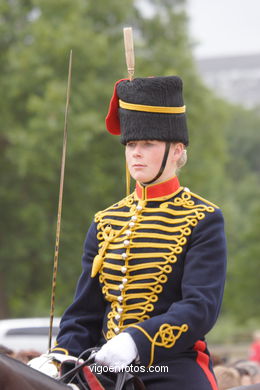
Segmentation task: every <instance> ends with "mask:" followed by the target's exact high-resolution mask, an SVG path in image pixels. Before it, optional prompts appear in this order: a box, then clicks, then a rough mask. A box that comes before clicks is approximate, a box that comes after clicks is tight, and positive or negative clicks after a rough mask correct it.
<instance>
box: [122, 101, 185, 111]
mask: <svg viewBox="0 0 260 390" xmlns="http://www.w3.org/2000/svg"><path fill="white" fill-rule="evenodd" d="M119 107H121V108H124V109H126V110H133V111H145V112H157V113H162V114H182V113H184V112H185V111H186V106H182V107H163V106H146V105H144V104H132V103H127V102H124V101H123V100H121V99H119Z"/></svg>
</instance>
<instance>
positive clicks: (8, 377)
mask: <svg viewBox="0 0 260 390" xmlns="http://www.w3.org/2000/svg"><path fill="white" fill-rule="evenodd" d="M90 363H91V361H90V360H86V361H85V363H83V364H80V365H79V366H75V364H74V363H71V364H72V365H67V366H66V365H65V366H64V368H63V367H62V368H63V370H62V373H63V375H62V377H61V379H60V380H55V379H53V378H51V377H49V376H47V375H45V374H43V373H41V372H40V371H37V370H35V369H33V368H31V367H29V366H27V365H26V364H24V363H22V362H20V361H18V360H16V359H13V358H11V357H9V356H6V355H4V354H0V389H1V390H71V387H70V386H68V384H67V383H68V382H70V381H73V379H74V380H75V381H76V384H77V386H78V387H79V389H80V390H145V387H144V385H143V383H142V382H141V381H140V380H139V379H138V378H136V377H134V376H132V375H131V374H128V373H125V372H124V373H119V374H113V375H110V376H109V375H102V374H101V375H99V376H98V375H94V374H93V373H92V372H91V370H90V369H89V364H90ZM73 364H74V366H73ZM63 382H66V383H63Z"/></svg>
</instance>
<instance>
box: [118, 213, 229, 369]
mask: <svg viewBox="0 0 260 390" xmlns="http://www.w3.org/2000/svg"><path fill="white" fill-rule="evenodd" d="M225 274H226V240H225V233H224V222H223V216H222V213H221V211H220V210H219V209H216V210H215V211H214V212H213V213H208V215H207V216H206V217H205V218H204V219H203V220H200V221H199V223H198V224H197V226H196V227H195V228H194V230H193V232H192V235H191V238H190V241H189V243H188V247H187V252H186V255H185V259H184V271H183V277H182V287H181V288H182V299H181V300H179V301H177V302H173V303H172V305H171V306H170V308H169V310H168V311H167V312H165V313H163V314H160V315H158V316H154V317H152V318H150V319H147V320H145V321H144V322H141V323H139V324H137V325H133V326H132V325H131V326H130V327H129V328H128V329H127V330H125V331H127V332H128V333H130V334H131V336H132V337H133V339H134V341H135V343H136V345H137V348H138V352H139V356H140V361H141V364H144V365H146V366H147V365H151V364H153V363H156V362H162V361H167V360H171V359H172V358H174V355H175V354H179V353H181V352H183V351H186V350H187V349H189V348H192V347H193V345H194V343H195V342H196V341H197V340H199V339H203V338H204V336H205V335H206V333H208V332H209V330H210V329H211V328H212V327H213V325H214V324H215V322H216V319H217V317H218V314H219V310H220V306H221V302H222V297H223V290H224V282H225Z"/></svg>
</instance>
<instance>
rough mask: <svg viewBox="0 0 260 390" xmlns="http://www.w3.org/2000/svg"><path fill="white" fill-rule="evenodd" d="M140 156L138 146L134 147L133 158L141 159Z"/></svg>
mask: <svg viewBox="0 0 260 390" xmlns="http://www.w3.org/2000/svg"><path fill="white" fill-rule="evenodd" d="M141 156H142V152H141V148H140V146H139V145H136V146H135V148H134V150H133V157H141Z"/></svg>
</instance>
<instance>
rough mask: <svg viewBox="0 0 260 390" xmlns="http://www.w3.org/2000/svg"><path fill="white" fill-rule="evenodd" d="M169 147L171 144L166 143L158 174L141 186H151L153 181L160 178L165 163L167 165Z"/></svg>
mask: <svg viewBox="0 0 260 390" xmlns="http://www.w3.org/2000/svg"><path fill="white" fill-rule="evenodd" d="M170 147H171V142H166V143H165V151H164V156H163V160H162V165H161V168H160V169H159V172H158V173H157V175H156V176H155V177H154V178H153V179H152V180H150V181H146V182H145V183H142V184H144V185H147V184H152V183H153V182H154V181H155V180H157V179H158V178H159V177H160V176H161V174H162V173H163V171H164V168H165V166H166V163H167V159H168V155H169V150H170Z"/></svg>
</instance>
